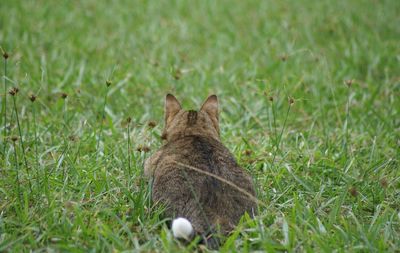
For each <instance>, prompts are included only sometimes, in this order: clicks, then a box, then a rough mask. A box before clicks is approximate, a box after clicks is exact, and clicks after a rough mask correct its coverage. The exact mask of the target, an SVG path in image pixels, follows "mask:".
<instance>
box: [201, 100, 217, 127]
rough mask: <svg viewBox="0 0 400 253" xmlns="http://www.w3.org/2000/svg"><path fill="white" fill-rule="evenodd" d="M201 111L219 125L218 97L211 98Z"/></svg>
mask: <svg viewBox="0 0 400 253" xmlns="http://www.w3.org/2000/svg"><path fill="white" fill-rule="evenodd" d="M200 111H203V112H206V113H207V114H208V115H209V116H210V118H211V120H212V121H213V122H214V123H217V124H218V97H217V96H216V95H211V96H209V97H208V98H207V100H206V101H205V102H204V103H203V105H202V106H201V109H200ZM216 127H218V125H217V126H216Z"/></svg>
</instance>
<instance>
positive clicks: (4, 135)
mask: <svg viewBox="0 0 400 253" xmlns="http://www.w3.org/2000/svg"><path fill="white" fill-rule="evenodd" d="M3 80H4V99H3V113H4V121H3V123H4V128H3V145H4V146H3V149H4V150H3V152H4V157H6V152H7V145H6V143H7V142H6V139H7V58H5V57H4V77H3ZM5 160H6V159H4V163H5V162H6V161H5Z"/></svg>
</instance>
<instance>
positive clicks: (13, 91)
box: [8, 87, 19, 96]
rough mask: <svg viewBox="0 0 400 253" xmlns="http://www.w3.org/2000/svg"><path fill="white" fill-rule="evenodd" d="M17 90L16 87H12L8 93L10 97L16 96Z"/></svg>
mask: <svg viewBox="0 0 400 253" xmlns="http://www.w3.org/2000/svg"><path fill="white" fill-rule="evenodd" d="M18 91H19V89H18V88H17V87H12V88H11V89H10V90H9V91H8V94H10V95H11V96H15V95H17V93H18Z"/></svg>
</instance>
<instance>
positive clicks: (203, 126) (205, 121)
mask: <svg viewBox="0 0 400 253" xmlns="http://www.w3.org/2000/svg"><path fill="white" fill-rule="evenodd" d="M188 135H199V136H205V137H211V138H214V139H216V140H219V122H218V98H217V96H216V95H211V96H209V97H208V98H207V99H206V101H205V102H204V103H203V105H202V106H201V109H200V110H199V111H193V110H189V111H185V110H183V109H182V106H181V104H180V103H179V101H178V100H177V99H176V98H175V97H174V96H173V95H171V94H168V95H167V96H166V97H165V125H164V131H163V134H162V139H164V140H166V141H171V140H175V139H178V138H180V137H183V136H188Z"/></svg>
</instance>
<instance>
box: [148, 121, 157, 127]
mask: <svg viewBox="0 0 400 253" xmlns="http://www.w3.org/2000/svg"><path fill="white" fill-rule="evenodd" d="M147 126H148V127H150V128H154V127H155V126H157V122H155V121H154V120H151V121H149V123H147Z"/></svg>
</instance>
